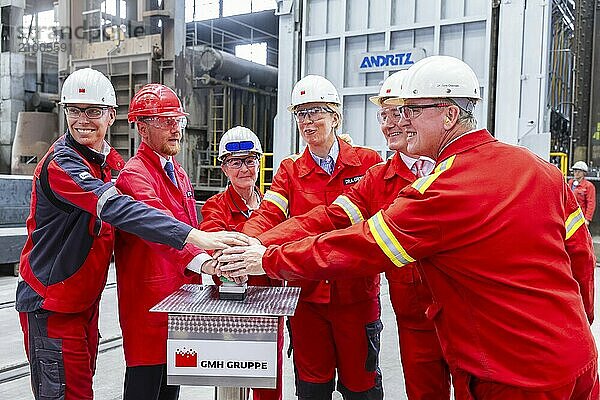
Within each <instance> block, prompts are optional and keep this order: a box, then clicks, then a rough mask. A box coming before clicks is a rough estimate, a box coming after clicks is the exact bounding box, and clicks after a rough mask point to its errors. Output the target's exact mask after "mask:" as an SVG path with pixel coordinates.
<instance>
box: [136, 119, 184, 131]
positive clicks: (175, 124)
mask: <svg viewBox="0 0 600 400" xmlns="http://www.w3.org/2000/svg"><path fill="white" fill-rule="evenodd" d="M140 122H143V123H145V124H148V125H150V126H152V127H154V128H156V129H173V128H179V129H185V127H186V126H187V118H186V117H146V118H142V119H140Z"/></svg>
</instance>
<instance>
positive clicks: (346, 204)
mask: <svg viewBox="0 0 600 400" xmlns="http://www.w3.org/2000/svg"><path fill="white" fill-rule="evenodd" d="M332 204H335V205H336V206H340V207H342V210H344V212H345V213H346V214H348V218H350V223H351V224H352V225H354V224H357V223H359V222H360V221H364V220H365V218H364V217H363V215H362V213H361V212H360V210H359V209H358V207H356V205H355V204H354V203H353V202H352V201H351V200H350V199H349V198H348V197H346V196H344V195H341V196H338V197H337V199H335V200H334V201H333V203H332Z"/></svg>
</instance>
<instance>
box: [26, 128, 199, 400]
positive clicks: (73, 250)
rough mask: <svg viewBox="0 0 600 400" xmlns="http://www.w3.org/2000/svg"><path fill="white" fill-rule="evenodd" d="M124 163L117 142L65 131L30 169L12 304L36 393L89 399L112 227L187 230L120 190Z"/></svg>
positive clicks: (153, 233) (183, 233) (167, 239)
mask: <svg viewBox="0 0 600 400" xmlns="http://www.w3.org/2000/svg"><path fill="white" fill-rule="evenodd" d="M106 146H107V147H108V145H106ZM49 156H53V157H54V158H53V159H52V160H51V161H50V163H49V164H48V169H47V171H48V179H47V181H46V182H47V183H48V184H49V190H50V192H45V191H44V190H43V189H42V182H43V181H44V179H42V178H41V171H42V165H43V163H44V162H45V160H46V158H47V157H49ZM122 167H123V159H122V158H121V156H119V154H118V153H117V152H116V151H115V150H114V149H112V148H111V149H110V152H108V153H107V154H101V153H98V152H96V151H94V150H92V149H90V148H88V147H86V146H84V145H81V144H79V143H78V142H77V141H75V139H74V138H73V137H72V136H71V135H70V134H69V133H67V134H66V135H64V136H62V137H60V138H59V139H58V140H57V141H56V142H55V143H54V144H53V145H52V147H51V148H50V150H48V153H47V154H46V156H44V159H43V160H42V162H40V164H39V165H38V167H37V168H36V170H35V173H34V178H33V190H32V193H31V213H30V215H29V217H28V218H27V232H28V237H27V241H26V243H25V247H24V248H23V252H22V254H21V260H20V275H21V278H22V279H21V280H20V281H19V284H18V287H17V299H16V308H17V311H19V317H20V319H21V326H22V328H23V333H24V336H25V350H26V352H27V356H28V358H29V362H30V367H31V383H32V389H33V392H34V396H35V397H36V398H38V399H42V398H63V396H64V399H65V400H84V399H86V400H91V399H92V398H93V389H92V377H93V375H94V372H95V369H96V355H97V350H98V338H99V336H98V304H99V302H100V296H101V294H102V290H103V288H104V285H105V283H106V278H107V275H108V265H109V263H110V258H111V256H112V253H113V244H114V228H113V226H114V227H118V228H120V229H126V230H128V231H130V232H133V233H136V234H137V235H140V236H143V237H145V238H146V239H148V240H153V241H156V242H160V243H164V244H169V246H172V247H175V248H182V247H183V246H184V242H185V239H186V237H187V235H188V234H189V232H190V229H192V228H191V227H190V226H189V225H186V224H184V223H182V222H178V221H176V220H174V219H172V218H170V217H168V216H167V215H165V214H164V213H162V212H160V211H157V210H154V209H152V208H149V207H147V206H146V205H144V204H142V203H139V202H136V201H134V200H132V199H131V198H130V197H129V196H121V195H120V194H119V192H118V191H117V189H116V188H115V187H114V186H113V184H112V183H111V169H121V168H122ZM46 193H51V194H52V195H54V196H55V197H56V202H53V201H51V200H50V199H49V197H47V195H46Z"/></svg>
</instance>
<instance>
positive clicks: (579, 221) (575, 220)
mask: <svg viewBox="0 0 600 400" xmlns="http://www.w3.org/2000/svg"><path fill="white" fill-rule="evenodd" d="M584 223H585V218H584V216H583V212H582V211H581V208H580V207H577V210H575V211H574V212H573V213H572V214H571V215H569V218H567V221H566V222H565V230H566V231H567V234H566V235H565V240H568V239H569V238H570V237H571V236H573V234H574V233H575V232H577V229H579V227H580V226H581V225H583V224H584Z"/></svg>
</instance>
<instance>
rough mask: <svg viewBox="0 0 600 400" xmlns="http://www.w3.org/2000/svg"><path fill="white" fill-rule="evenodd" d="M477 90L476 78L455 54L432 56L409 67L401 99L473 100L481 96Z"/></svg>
mask: <svg viewBox="0 0 600 400" xmlns="http://www.w3.org/2000/svg"><path fill="white" fill-rule="evenodd" d="M479 93H480V88H479V81H478V80H477V76H476V75H475V72H473V70H472V69H471V67H469V66H468V65H467V63H465V62H464V61H462V60H459V59H458V58H455V57H449V56H431V57H426V58H423V59H421V60H419V61H417V62H416V63H415V64H414V65H413V66H412V67H410V68H409V69H408V74H407V76H406V78H405V79H404V82H403V84H402V92H401V94H400V98H401V99H422V98H450V99H468V100H471V101H472V102H473V103H474V102H476V101H477V100H479V99H480V98H481V97H480V94H479ZM399 103H400V101H399V100H397V99H389V100H387V101H386V104H399ZM461 103H463V101H461ZM459 105H461V104H459ZM461 107H463V106H462V105H461ZM463 108H466V107H463Z"/></svg>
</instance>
